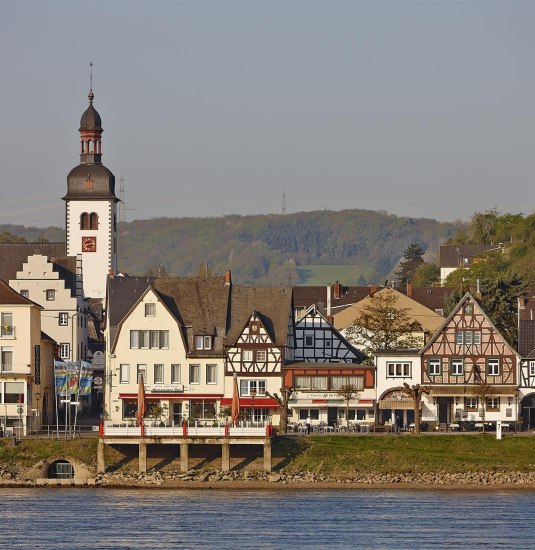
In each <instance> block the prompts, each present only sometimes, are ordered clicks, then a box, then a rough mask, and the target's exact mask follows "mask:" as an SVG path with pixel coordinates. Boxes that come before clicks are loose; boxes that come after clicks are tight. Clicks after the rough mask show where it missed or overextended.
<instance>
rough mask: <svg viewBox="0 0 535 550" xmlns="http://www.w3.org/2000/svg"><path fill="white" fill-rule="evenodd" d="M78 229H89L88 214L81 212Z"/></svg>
mask: <svg viewBox="0 0 535 550" xmlns="http://www.w3.org/2000/svg"><path fill="white" fill-rule="evenodd" d="M80 229H89V214H88V213H87V212H82V214H81V215H80Z"/></svg>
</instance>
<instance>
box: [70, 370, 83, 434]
mask: <svg viewBox="0 0 535 550" xmlns="http://www.w3.org/2000/svg"><path fill="white" fill-rule="evenodd" d="M81 383H82V360H81V359H80V370H79V371H78V399H77V400H76V401H75V402H76V403H77V405H76V410H75V412H74V433H73V434H72V438H73V439H74V438H75V436H76V422H77V420H78V407H79V406H80V384H81Z"/></svg>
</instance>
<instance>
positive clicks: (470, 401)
mask: <svg viewBox="0 0 535 550" xmlns="http://www.w3.org/2000/svg"><path fill="white" fill-rule="evenodd" d="M464 407H465V409H468V410H470V411H476V410H477V397H465V398H464Z"/></svg>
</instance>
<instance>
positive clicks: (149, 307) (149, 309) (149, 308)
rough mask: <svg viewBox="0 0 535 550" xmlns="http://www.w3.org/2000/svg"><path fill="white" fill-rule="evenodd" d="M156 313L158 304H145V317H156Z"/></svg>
mask: <svg viewBox="0 0 535 550" xmlns="http://www.w3.org/2000/svg"><path fill="white" fill-rule="evenodd" d="M155 315H156V304H145V317H154V316H155Z"/></svg>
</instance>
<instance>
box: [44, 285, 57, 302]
mask: <svg viewBox="0 0 535 550" xmlns="http://www.w3.org/2000/svg"><path fill="white" fill-rule="evenodd" d="M45 292H46V299H47V300H48V301H49V302H52V301H53V300H55V299H56V291H55V290H54V289H53V288H49V289H48V290H46V291H45Z"/></svg>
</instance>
